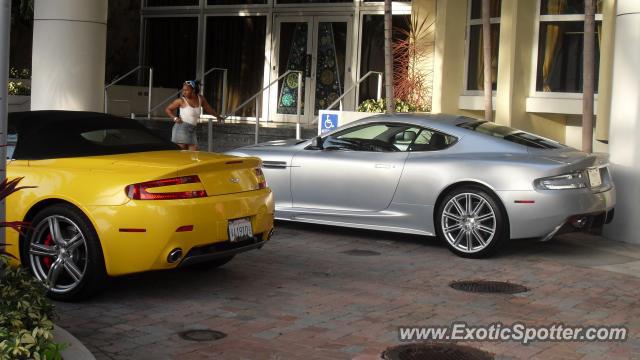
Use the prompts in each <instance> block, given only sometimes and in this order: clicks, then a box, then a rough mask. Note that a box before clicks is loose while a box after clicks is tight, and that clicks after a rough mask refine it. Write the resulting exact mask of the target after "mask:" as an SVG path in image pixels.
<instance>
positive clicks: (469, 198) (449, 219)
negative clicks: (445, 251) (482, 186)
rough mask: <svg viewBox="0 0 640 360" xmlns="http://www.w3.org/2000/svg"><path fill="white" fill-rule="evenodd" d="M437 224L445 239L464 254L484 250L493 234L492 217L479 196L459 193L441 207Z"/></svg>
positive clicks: (490, 210) (493, 218)
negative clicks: (438, 223) (441, 210)
mask: <svg viewBox="0 0 640 360" xmlns="http://www.w3.org/2000/svg"><path fill="white" fill-rule="evenodd" d="M441 217H442V218H441V219H440V224H441V227H442V232H443V234H444V236H445V239H446V240H447V242H448V243H449V245H451V246H452V247H453V248H455V249H456V250H458V251H461V252H464V253H476V252H479V251H482V250H484V249H485V248H486V247H487V246H488V245H489V244H491V241H492V240H493V237H494V236H495V234H496V214H495V212H494V211H493V208H492V207H491V205H490V204H489V202H487V200H485V199H484V198H483V197H482V196H480V195H477V194H474V193H468V192H466V193H462V194H458V195H456V196H454V197H452V198H451V199H450V200H449V201H448V202H447V203H446V204H445V206H444V211H443V212H442V215H441Z"/></svg>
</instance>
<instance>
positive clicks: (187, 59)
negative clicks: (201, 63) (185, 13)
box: [144, 17, 198, 90]
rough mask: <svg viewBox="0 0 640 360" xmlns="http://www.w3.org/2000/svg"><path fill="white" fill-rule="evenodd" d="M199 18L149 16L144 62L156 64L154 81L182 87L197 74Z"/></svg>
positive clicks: (164, 85) (163, 84) (170, 86)
mask: <svg viewBox="0 0 640 360" xmlns="http://www.w3.org/2000/svg"><path fill="white" fill-rule="evenodd" d="M197 40H198V18H197V17H184V18H178V17H170V18H147V19H146V41H145V48H144V65H147V66H151V67H153V74H154V77H153V85H154V86H159V87H165V88H174V89H176V90H177V89H179V88H180V87H182V83H183V82H184V81H185V80H187V79H193V78H194V77H195V75H196V62H197V58H196V53H197V46H198V42H197Z"/></svg>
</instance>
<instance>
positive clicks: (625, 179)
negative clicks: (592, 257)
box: [604, 0, 640, 244]
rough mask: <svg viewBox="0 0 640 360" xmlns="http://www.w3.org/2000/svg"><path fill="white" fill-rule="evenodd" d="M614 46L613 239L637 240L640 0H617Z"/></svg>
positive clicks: (610, 232) (639, 229)
mask: <svg viewBox="0 0 640 360" xmlns="http://www.w3.org/2000/svg"><path fill="white" fill-rule="evenodd" d="M617 3H618V8H617V10H616V25H615V28H616V30H615V41H614V50H613V58H614V60H613V80H612V88H613V91H612V93H611V116H610V129H609V152H610V153H611V164H612V172H613V180H614V182H615V184H616V187H617V195H618V196H617V205H616V214H615V217H614V220H613V222H612V223H611V224H609V225H607V226H605V229H604V231H605V236H607V237H608V238H610V239H613V240H619V241H625V242H631V243H637V244H638V243H640V221H638V214H640V141H639V138H640V136H639V135H640V67H638V64H640V47H638V46H637V44H640V1H637V0H618V1H617Z"/></svg>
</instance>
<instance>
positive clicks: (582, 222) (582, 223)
mask: <svg viewBox="0 0 640 360" xmlns="http://www.w3.org/2000/svg"><path fill="white" fill-rule="evenodd" d="M588 222H589V218H588V217H586V216H580V217H578V216H577V217H574V218H572V219H571V221H570V223H571V225H572V226H573V227H574V228H576V229H583V228H585V227H586V226H587V224H588Z"/></svg>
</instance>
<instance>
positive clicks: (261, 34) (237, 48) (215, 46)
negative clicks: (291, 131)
mask: <svg viewBox="0 0 640 360" xmlns="http://www.w3.org/2000/svg"><path fill="white" fill-rule="evenodd" d="M266 29H267V18H266V17H265V16H210V17H207V40H206V54H205V56H206V60H205V71H207V70H209V69H211V68H214V67H218V68H223V69H228V70H227V71H228V73H227V82H228V83H227V90H228V93H227V95H228V96H227V99H226V101H227V104H226V109H227V110H231V109H233V108H235V107H236V106H238V105H240V104H241V103H242V102H243V101H245V100H246V99H248V98H249V97H251V96H252V95H253V94H255V93H256V92H258V91H259V90H260V89H261V88H262V80H263V74H264V54H265V38H266ZM246 44H251V46H247V45H246ZM204 80H205V85H206V86H205V96H206V97H207V99H209V102H210V103H211V104H212V106H214V107H216V106H217V107H219V105H218V104H221V103H222V89H223V83H222V76H221V74H220V73H219V72H212V73H210V74H209V75H207V76H206V77H205V79H204ZM213 104H215V105H213ZM234 115H237V116H255V102H254V103H252V104H249V105H248V106H245V107H244V108H243V109H241V110H240V111H239V112H237V113H236V114H234Z"/></svg>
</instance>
